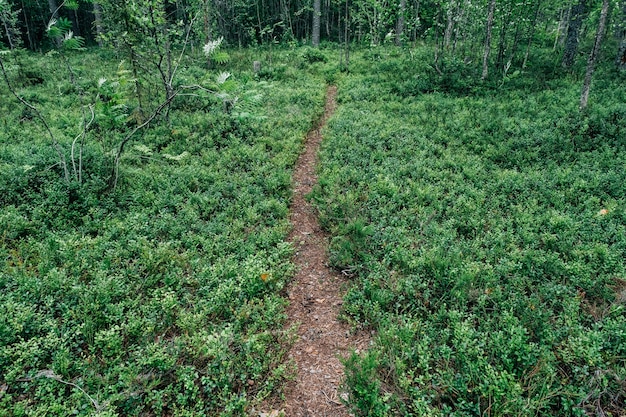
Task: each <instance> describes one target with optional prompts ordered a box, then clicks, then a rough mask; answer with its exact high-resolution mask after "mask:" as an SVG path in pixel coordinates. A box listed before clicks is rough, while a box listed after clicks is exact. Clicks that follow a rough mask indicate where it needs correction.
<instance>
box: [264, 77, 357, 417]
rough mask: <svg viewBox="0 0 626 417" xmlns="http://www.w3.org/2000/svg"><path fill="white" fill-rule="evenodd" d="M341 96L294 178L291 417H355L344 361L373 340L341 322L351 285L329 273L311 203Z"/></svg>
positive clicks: (330, 98) (331, 99)
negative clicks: (320, 154)
mask: <svg viewBox="0 0 626 417" xmlns="http://www.w3.org/2000/svg"><path fill="white" fill-rule="evenodd" d="M336 95H337V88H336V87H332V86H331V87H329V88H328V91H327V96H326V108H325V111H324V116H323V117H322V119H321V120H320V122H319V124H318V126H317V127H316V128H314V129H313V130H311V131H310V132H309V134H308V135H307V138H306V144H305V150H304V152H303V153H302V154H301V155H300V158H299V159H298V162H297V164H296V168H295V172H294V176H293V187H294V195H293V200H292V203H291V208H290V221H291V224H292V225H293V230H292V231H291V234H290V235H289V241H290V242H291V243H292V244H293V245H294V247H295V248H296V254H295V256H294V263H295V264H296V267H297V272H296V276H295V277H294V280H293V282H292V283H291V284H290V286H289V288H288V289H287V294H288V296H289V301H290V305H289V307H288V308H287V314H288V316H289V319H288V322H287V327H290V326H294V325H296V326H298V339H297V341H296V343H295V344H294V345H293V347H292V348H291V351H290V352H289V358H290V359H291V360H293V362H294V363H295V364H296V366H297V372H298V373H297V376H296V378H295V380H294V381H292V382H291V383H290V384H288V386H287V388H286V391H285V402H284V404H282V405H278V407H279V409H280V410H281V411H283V412H284V415H285V416H287V417H305V416H306V417H309V416H310V417H323V416H337V417H343V416H346V417H347V416H349V415H350V414H349V413H348V411H347V410H346V408H345V407H344V406H343V405H342V403H341V399H340V396H341V392H340V391H339V385H340V383H341V381H342V378H343V375H344V370H343V365H342V364H341V361H340V359H339V358H340V357H343V356H347V355H348V354H349V353H350V352H351V351H352V350H357V351H358V350H363V349H364V348H365V347H366V346H367V344H368V343H369V338H368V337H367V335H365V334H356V335H355V334H353V333H352V332H351V331H350V327H349V326H348V325H347V324H346V323H343V322H340V321H338V318H337V316H338V314H339V312H340V309H341V304H342V296H343V291H344V290H345V288H346V287H347V280H346V278H345V277H344V276H342V275H341V274H340V273H339V272H337V271H335V270H333V269H331V268H329V266H328V236H327V235H326V234H325V233H324V232H323V231H322V230H321V228H320V225H319V221H318V218H317V212H316V210H315V209H314V208H313V207H312V206H311V205H310V204H309V203H308V202H307V201H306V199H305V196H306V195H307V194H308V193H310V192H311V190H312V188H313V186H314V185H315V184H316V182H317V177H316V172H315V167H316V164H317V151H318V149H319V146H320V143H321V142H322V135H321V130H322V129H323V128H324V126H325V125H326V122H327V120H328V118H329V117H330V116H331V115H332V114H333V112H334V111H335V108H336V107H337V104H336V101H335V97H336ZM272 414H274V415H278V413H277V411H274V412H273V413H262V415H267V416H269V415H272Z"/></svg>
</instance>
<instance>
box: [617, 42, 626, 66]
mask: <svg viewBox="0 0 626 417" xmlns="http://www.w3.org/2000/svg"><path fill="white" fill-rule="evenodd" d="M615 64H616V65H617V68H618V69H619V70H620V71H626V39H623V40H622V42H621V43H620V45H619V50H618V51H617V58H616V59H615Z"/></svg>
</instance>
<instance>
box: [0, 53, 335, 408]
mask: <svg viewBox="0 0 626 417" xmlns="http://www.w3.org/2000/svg"><path fill="white" fill-rule="evenodd" d="M258 56H262V57H265V52H262V51H248V52H237V51H234V52H232V54H231V59H232V61H233V64H232V65H229V67H228V68H227V69H228V70H229V71H231V72H232V74H231V75H230V76H226V75H224V71H225V68H223V67H222V68H215V69H214V70H211V71H207V70H206V69H205V67H206V59H205V58H203V57H202V56H197V57H193V56H192V57H191V58H189V59H187V60H186V61H185V63H184V65H181V68H180V75H179V77H180V83H181V84H183V83H186V84H198V85H200V86H202V87H204V88H205V89H206V90H210V91H216V90H217V89H218V88H219V89H220V94H213V93H207V92H206V91H204V90H201V89H196V90H193V91H191V92H190V93H189V94H183V95H181V96H179V97H177V98H176V100H174V101H173V102H172V108H171V110H170V113H169V121H168V120H166V119H165V118H164V117H165V115H164V114H162V115H161V116H160V117H158V118H157V119H156V121H155V123H153V124H152V125H150V126H149V127H147V128H145V129H143V130H142V131H141V132H139V133H138V134H137V135H135V136H134V137H133V138H132V139H131V140H130V141H129V142H128V144H127V146H126V149H125V151H124V153H123V154H122V159H121V161H120V167H119V182H118V184H117V186H116V187H115V188H112V187H111V183H110V177H111V172H112V170H113V163H114V157H115V154H116V152H117V149H118V146H119V143H120V141H121V140H122V138H124V137H125V136H126V135H127V134H128V132H129V131H130V130H131V129H132V128H133V127H134V126H135V125H136V124H137V123H138V122H137V121H136V120H135V118H136V117H138V112H139V110H140V109H138V108H137V103H136V101H135V100H134V94H133V91H134V90H133V85H134V82H135V80H134V79H133V77H132V74H131V73H130V71H129V69H128V68H127V63H125V62H123V61H121V60H118V59H117V58H116V57H115V56H114V55H112V54H111V53H110V52H107V51H106V50H101V51H99V52H79V53H72V54H71V55H70V56H69V59H70V64H71V67H73V68H74V71H75V73H76V83H74V84H73V83H72V82H71V81H70V78H69V76H68V72H67V71H66V69H65V68H66V65H65V64H64V58H63V57H61V56H59V55H49V56H44V57H42V56H35V55H23V54H21V55H15V56H11V57H10V59H6V58H7V56H5V57H4V58H5V65H6V66H7V67H8V72H9V76H10V79H11V82H13V83H15V85H16V86H17V92H18V93H19V95H20V96H22V97H24V98H25V99H26V100H28V101H29V102H30V103H31V104H32V105H33V106H35V107H36V108H38V109H39V111H40V112H41V113H42V116H43V117H44V118H45V119H46V120H48V122H49V124H50V125H51V128H52V130H53V132H54V134H55V136H56V137H57V138H58V140H59V146H60V148H61V149H62V150H63V152H64V154H65V156H66V157H67V160H68V164H69V161H70V153H69V150H70V149H71V144H72V142H73V140H74V137H75V135H76V134H77V132H79V133H80V132H81V131H82V127H83V118H82V115H81V111H80V109H81V106H80V103H79V100H84V103H91V102H92V101H90V100H93V105H92V109H93V112H94V120H93V122H92V123H91V125H90V126H89V128H88V129H87V131H86V135H85V140H84V149H83V157H82V166H83V169H82V181H81V182H78V181H77V180H76V179H75V178H73V177H72V178H71V179H70V180H71V181H70V183H69V185H68V184H66V182H65V181H64V180H63V171H62V169H61V166H60V165H59V156H58V154H57V152H56V151H55V149H54V148H53V147H52V146H51V143H50V139H49V136H48V135H47V134H46V132H45V131H44V127H43V125H42V123H41V121H40V120H39V119H38V118H37V117H35V115H34V114H33V113H32V111H31V110H30V109H29V108H26V107H24V106H21V105H20V104H19V103H18V102H17V100H14V99H12V98H11V95H10V94H9V92H8V90H7V89H6V86H5V85H2V86H1V87H0V96H1V97H2V100H0V113H1V114H2V115H3V116H2V122H1V123H2V125H3V126H2V129H0V143H1V146H0V262H1V264H0V415H3V416H26V415H28V416H35V415H57V416H69V415H101V416H105V415H106V416H112V415H120V416H121V415H123V416H133V415H137V416H138V415H178V416H183V415H188V416H192V415H193V416H197V415H223V416H228V415H241V414H243V413H244V412H245V411H246V410H248V409H249V408H250V407H251V406H252V405H254V404H256V403H258V402H259V401H260V400H261V399H263V398H265V397H266V396H267V395H268V394H269V393H270V392H272V391H273V390H275V389H276V387H277V384H278V385H280V383H281V381H282V379H283V378H284V377H285V376H286V375H287V374H288V372H287V368H286V366H287V362H286V361H285V358H284V353H285V351H284V349H285V341H287V340H288V339H289V337H290V336H289V332H285V331H283V330H282V324H283V320H284V310H283V308H284V306H285V300H284V299H283V298H282V297H280V295H279V293H280V291H281V289H282V288H283V286H284V285H285V283H286V282H287V281H288V280H289V278H290V276H291V274H292V269H293V267H292V264H291V259H290V258H291V254H292V249H291V247H290V246H289V245H288V244H286V243H285V237H286V234H287V232H288V227H289V226H288V221H287V217H286V215H287V211H288V204H289V199H290V195H291V190H290V184H291V176H290V173H291V168H292V167H293V164H294V163H295V160H296V158H297V156H298V153H299V151H300V149H301V145H302V141H303V138H304V136H305V134H306V132H307V130H308V129H309V128H310V127H311V125H312V123H313V122H314V121H315V120H316V119H317V118H318V117H319V116H320V114H321V112H322V111H323V104H324V91H325V88H324V83H323V81H321V80H320V79H319V77H318V76H316V75H315V74H314V72H315V71H316V69H315V68H314V67H312V68H310V69H311V71H301V70H298V69H297V65H298V63H300V64H303V63H304V62H306V61H305V59H304V58H303V57H302V53H301V51H296V50H294V51H288V52H283V53H282V55H281V57H280V61H281V62H288V61H289V62H293V63H295V64H296V65H292V66H290V67H288V68H287V67H286V66H284V65H275V66H272V67H271V66H267V67H266V68H265V69H264V70H263V72H262V73H261V74H260V75H258V76H255V75H254V74H253V73H252V60H253V59H258ZM183 66H184V68H183ZM302 66H303V67H304V65H302ZM26 70H27V71H28V74H29V75H28V77H24V76H23V71H26ZM220 74H222V75H221V77H222V78H225V77H226V78H228V81H226V82H224V80H220V81H222V82H221V83H219V85H217V84H216V81H215V80H216V78H218V77H220ZM276 80H279V82H278V81H276ZM148 81H149V80H148ZM143 82H144V86H143V88H144V89H146V90H148V89H149V86H150V85H151V84H149V83H148V82H147V81H145V80H144V81H143ZM227 83H230V84H227ZM79 89H80V94H79V93H78V91H79ZM148 91H149V90H148ZM149 96H150V97H158V93H156V92H152V94H151V95H149ZM235 98H238V100H235ZM225 100H228V101H227V104H228V105H229V107H228V108H227V107H226V106H225V105H224V103H225ZM156 104H157V103H154V102H150V105H151V106H155V105H156ZM86 112H87V114H88V117H87V119H90V118H91V116H89V110H86ZM75 150H76V153H75V158H74V160H76V161H78V157H77V154H78V148H76V149H75Z"/></svg>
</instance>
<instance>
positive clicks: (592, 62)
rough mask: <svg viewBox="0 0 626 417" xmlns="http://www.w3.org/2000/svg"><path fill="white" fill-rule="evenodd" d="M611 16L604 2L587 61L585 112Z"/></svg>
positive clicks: (583, 96) (604, 1) (583, 94)
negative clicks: (603, 37) (608, 16)
mask: <svg viewBox="0 0 626 417" xmlns="http://www.w3.org/2000/svg"><path fill="white" fill-rule="evenodd" d="M608 14H609V0H603V1H602V11H601V12H600V22H599V23H598V31H597V32H596V41H595V42H594V43H593V48H592V49H591V53H590V54H589V60H588V61H587V72H586V74H585V81H584V83H583V91H582V93H581V95H580V110H584V109H585V108H586V107H587V101H588V100H589V90H590V89H591V77H592V76H593V71H594V69H595V66H596V59H597V58H598V52H599V51H600V45H601V44H602V36H603V35H604V30H605V27H606V20H607V15H608Z"/></svg>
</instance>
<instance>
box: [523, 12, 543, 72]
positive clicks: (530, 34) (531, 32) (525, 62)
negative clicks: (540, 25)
mask: <svg viewBox="0 0 626 417" xmlns="http://www.w3.org/2000/svg"><path fill="white" fill-rule="evenodd" d="M540 9H541V0H537V6H536V8H535V16H534V17H533V22H532V24H531V25H530V33H529V34H528V43H527V44H526V52H525V53H524V62H522V69H523V68H526V64H527V63H528V55H530V46H531V45H532V43H533V37H534V36H535V28H536V27H537V19H538V18H539V10H540Z"/></svg>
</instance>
